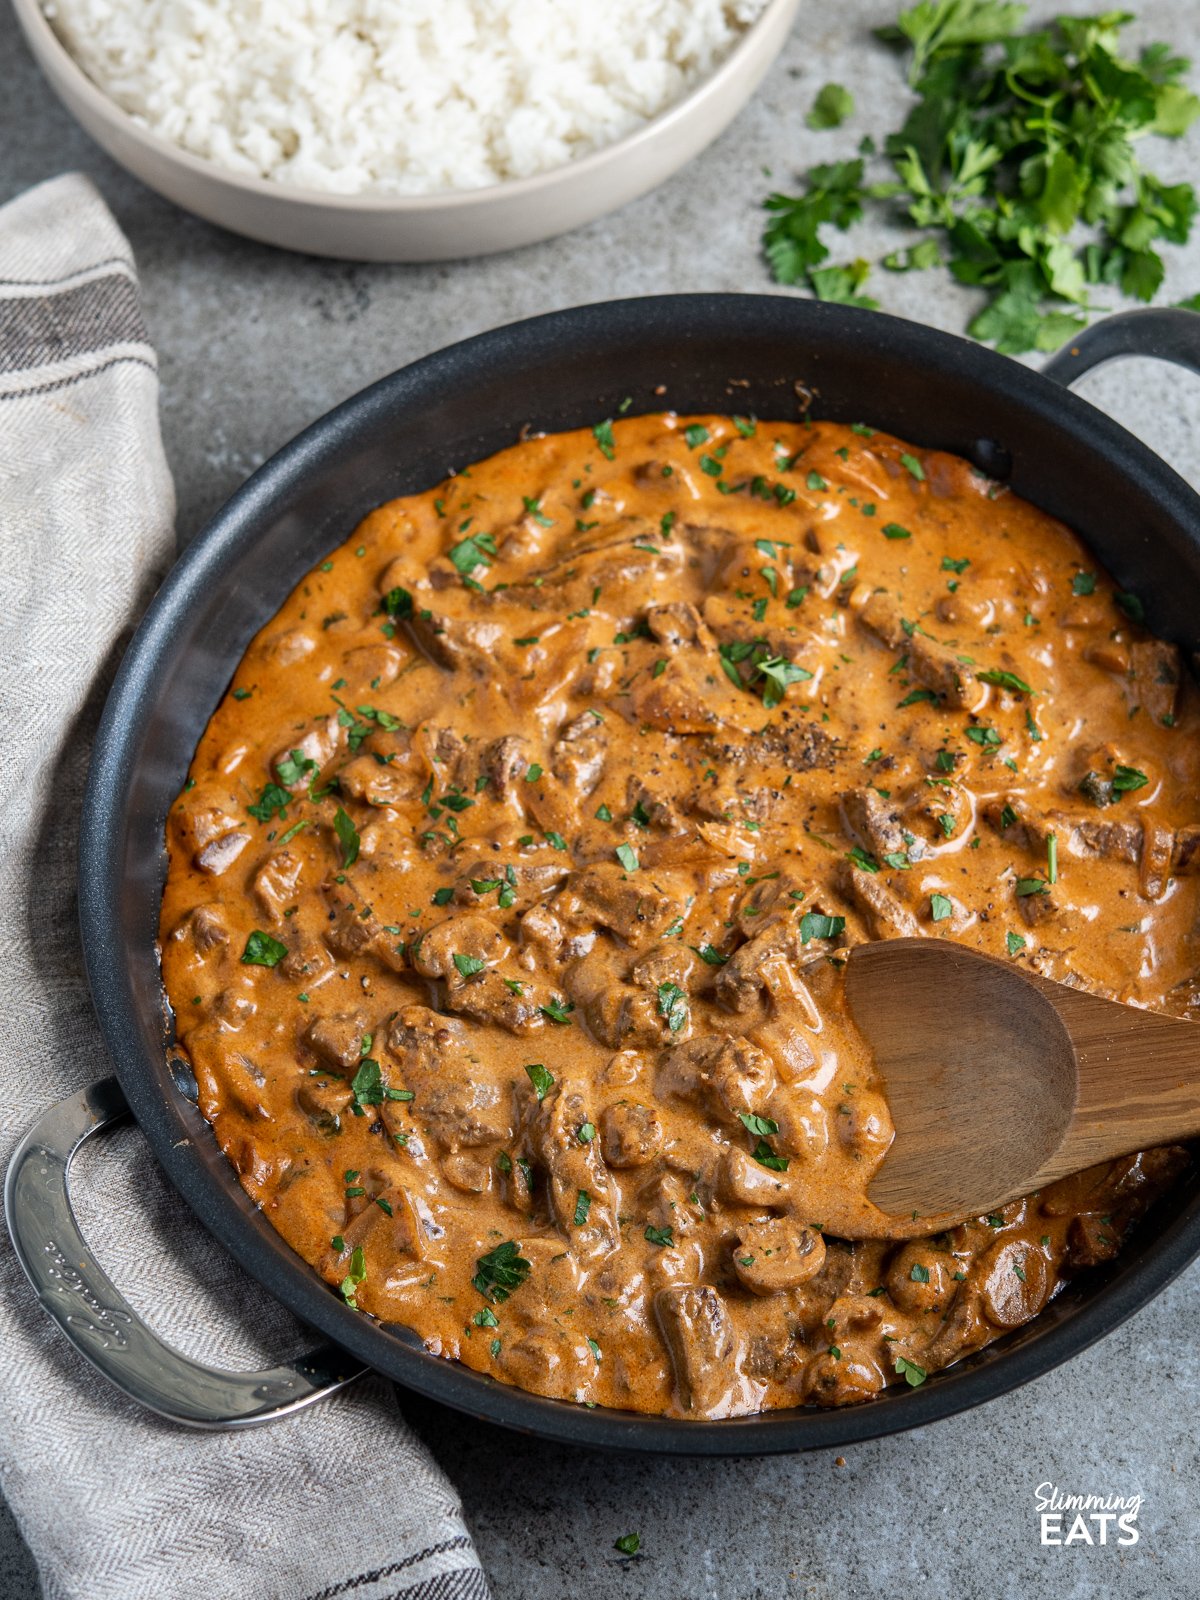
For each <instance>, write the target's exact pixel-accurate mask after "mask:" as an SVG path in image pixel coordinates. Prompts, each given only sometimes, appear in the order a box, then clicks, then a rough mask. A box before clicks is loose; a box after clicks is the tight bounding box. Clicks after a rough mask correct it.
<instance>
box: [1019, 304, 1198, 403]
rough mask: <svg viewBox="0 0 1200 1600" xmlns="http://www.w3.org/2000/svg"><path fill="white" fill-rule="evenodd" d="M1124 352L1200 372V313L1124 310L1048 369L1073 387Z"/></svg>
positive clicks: (1074, 342)
mask: <svg viewBox="0 0 1200 1600" xmlns="http://www.w3.org/2000/svg"><path fill="white" fill-rule="evenodd" d="M1122 356H1153V357H1154V358H1155V359H1156V360H1159V361H1173V362H1174V363H1175V365H1176V366H1179V367H1188V368H1189V369H1190V370H1191V371H1192V372H1200V316H1197V314H1196V313H1195V312H1194V311H1184V310H1182V309H1180V308H1179V307H1171V306H1163V307H1158V308H1153V309H1149V310H1145V311H1118V312H1117V313H1116V315H1115V316H1111V317H1105V318H1104V320H1103V322H1097V323H1094V324H1093V325H1092V327H1090V328H1086V329H1085V330H1084V331H1083V332H1082V333H1081V334H1079V335H1077V337H1075V338H1074V339H1069V340H1068V341H1067V343H1066V344H1065V345H1063V347H1062V349H1061V350H1060V351H1059V352H1058V354H1057V355H1054V356H1051V358H1050V360H1049V361H1047V363H1046V365H1045V366H1044V367H1043V368H1042V372H1043V373H1044V375H1045V376H1046V377H1047V378H1053V379H1054V381H1055V383H1061V384H1063V385H1064V387H1065V388H1068V389H1069V388H1070V387H1071V385H1072V384H1073V383H1074V382H1075V381H1076V379H1078V378H1082V376H1083V374H1084V373H1085V372H1090V371H1091V370H1092V368H1093V367H1102V366H1104V365H1105V364H1106V363H1107V362H1109V361H1119V360H1120V359H1121V357H1122Z"/></svg>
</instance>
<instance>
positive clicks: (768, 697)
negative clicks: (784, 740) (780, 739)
mask: <svg viewBox="0 0 1200 1600" xmlns="http://www.w3.org/2000/svg"><path fill="white" fill-rule="evenodd" d="M755 671H756V672H758V673H761V675H762V676H763V677H764V678H766V680H767V684H766V687H765V689H764V690H763V705H764V706H766V708H767V710H768V711H771V710H773V709H774V707H775V706H777V705H778V704H779V702H780V701H781V700H782V699H783V697H784V695H785V694H786V692H787V689H788V686H789V684H793V683H807V682H808V680H809V679H810V678H811V677H812V673H811V672H810V671H809V670H808V668H807V667H798V666H796V665H795V663H794V662H791V661H785V660H784V658H783V657H782V656H771V657H769V658H768V659H767V660H765V661H760V662H759V663H758V665H757V667H756V668H755Z"/></svg>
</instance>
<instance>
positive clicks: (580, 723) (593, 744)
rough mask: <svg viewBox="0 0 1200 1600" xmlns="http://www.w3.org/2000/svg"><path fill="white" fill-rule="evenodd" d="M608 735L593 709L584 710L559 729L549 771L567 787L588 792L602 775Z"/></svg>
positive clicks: (585, 793) (579, 791)
mask: <svg viewBox="0 0 1200 1600" xmlns="http://www.w3.org/2000/svg"><path fill="white" fill-rule="evenodd" d="M607 751H608V734H607V733H606V732H605V731H604V724H603V723H602V722H601V721H600V719H599V718H598V717H597V716H596V714H595V712H592V711H584V712H583V713H582V714H581V715H580V716H578V717H575V718H574V719H573V720H572V721H570V722H568V723H567V724H566V725H565V726H564V727H563V728H561V729H560V730H559V735H558V738H557V739H556V740H555V742H554V747H553V749H552V750H551V752H550V771H551V772H552V773H553V774H554V776H555V777H556V778H557V779H558V781H559V782H560V783H561V784H563V785H564V786H565V787H566V788H567V789H570V790H572V791H573V792H574V793H575V794H578V795H589V794H591V792H592V790H593V789H594V788H595V787H596V785H597V784H598V783H599V782H600V779H601V777H602V776H603V775H604V761H605V756H606V753H607Z"/></svg>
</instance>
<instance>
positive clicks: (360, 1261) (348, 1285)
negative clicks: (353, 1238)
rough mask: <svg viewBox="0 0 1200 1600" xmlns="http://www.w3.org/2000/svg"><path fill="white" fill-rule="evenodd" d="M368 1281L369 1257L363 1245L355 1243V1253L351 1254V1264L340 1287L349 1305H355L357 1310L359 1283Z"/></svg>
mask: <svg viewBox="0 0 1200 1600" xmlns="http://www.w3.org/2000/svg"><path fill="white" fill-rule="evenodd" d="M366 1281H367V1258H366V1256H365V1255H364V1253H363V1247H362V1245H360V1244H358V1245H355V1247H354V1250H353V1253H352V1254H351V1256H350V1265H349V1266H348V1267H347V1269H346V1276H345V1277H344V1278H343V1279H342V1281H341V1284H340V1285H339V1288H340V1289H341V1292H342V1299H343V1300H344V1301H345V1302H346V1304H347V1305H348V1306H353V1307H354V1309H355V1310H356V1311H357V1310H358V1301H357V1299H356V1298H355V1296H356V1295H357V1293H358V1289H359V1285H360V1284H363V1283H365V1282H366Z"/></svg>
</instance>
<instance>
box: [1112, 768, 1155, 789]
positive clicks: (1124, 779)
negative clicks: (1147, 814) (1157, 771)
mask: <svg viewBox="0 0 1200 1600" xmlns="http://www.w3.org/2000/svg"><path fill="white" fill-rule="evenodd" d="M1149 782H1150V779H1149V778H1148V777H1147V776H1146V774H1145V773H1144V772H1139V771H1138V769H1137V768H1136V767H1123V766H1120V765H1119V764H1118V766H1117V767H1116V768H1115V769H1114V771H1113V780H1112V787H1113V793H1114V794H1131V793H1132V792H1133V790H1134V789H1144V788H1145V787H1146V785H1147V784H1148V783H1149Z"/></svg>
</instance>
